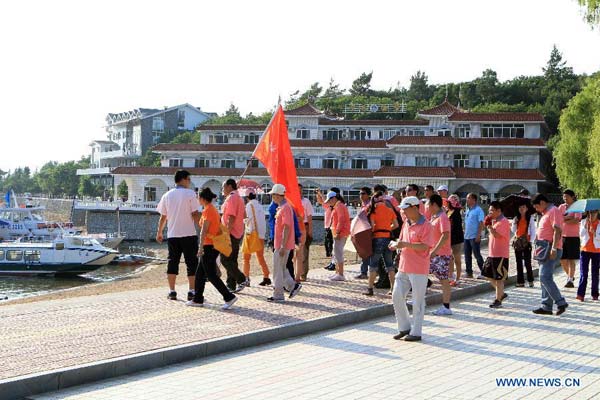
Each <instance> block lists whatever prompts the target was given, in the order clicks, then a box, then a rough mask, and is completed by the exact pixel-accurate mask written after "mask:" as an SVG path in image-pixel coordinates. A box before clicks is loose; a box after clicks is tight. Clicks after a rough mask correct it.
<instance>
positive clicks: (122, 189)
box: [117, 181, 129, 199]
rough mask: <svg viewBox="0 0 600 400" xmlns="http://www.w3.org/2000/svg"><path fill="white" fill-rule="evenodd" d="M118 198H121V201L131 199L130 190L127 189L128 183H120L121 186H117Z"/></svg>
mask: <svg viewBox="0 0 600 400" xmlns="http://www.w3.org/2000/svg"><path fill="white" fill-rule="evenodd" d="M117 196H119V197H120V198H121V199H128V198H129V188H128V187H127V182H125V181H121V183H119V186H117Z"/></svg>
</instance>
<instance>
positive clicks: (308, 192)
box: [301, 185, 320, 206]
mask: <svg viewBox="0 0 600 400" xmlns="http://www.w3.org/2000/svg"><path fill="white" fill-rule="evenodd" d="M316 189H320V188H319V187H318V186H313V185H302V193H301V196H302V197H306V198H307V199H308V200H309V201H310V203H311V204H313V206H314V205H315V204H316V203H317V195H316V193H315V190H316Z"/></svg>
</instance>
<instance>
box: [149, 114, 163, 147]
mask: <svg viewBox="0 0 600 400" xmlns="http://www.w3.org/2000/svg"><path fill="white" fill-rule="evenodd" d="M163 133H165V120H164V119H163V117H153V118H152V141H153V142H154V143H158V141H159V140H160V135H162V134H163Z"/></svg>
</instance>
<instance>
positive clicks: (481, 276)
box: [477, 274, 485, 279]
mask: <svg viewBox="0 0 600 400" xmlns="http://www.w3.org/2000/svg"><path fill="white" fill-rule="evenodd" d="M477 279H485V276H483V275H481V274H479V275H477Z"/></svg>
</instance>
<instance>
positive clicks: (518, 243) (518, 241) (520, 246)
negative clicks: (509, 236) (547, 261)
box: [512, 236, 531, 252]
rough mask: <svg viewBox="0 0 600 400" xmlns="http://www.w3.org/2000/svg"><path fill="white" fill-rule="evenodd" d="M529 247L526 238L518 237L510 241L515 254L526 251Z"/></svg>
mask: <svg viewBox="0 0 600 400" xmlns="http://www.w3.org/2000/svg"><path fill="white" fill-rule="evenodd" d="M529 246H531V244H530V243H529V240H527V236H519V237H516V238H514V239H513V241H512V247H513V249H515V251H516V252H521V251H525V250H528V249H529Z"/></svg>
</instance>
